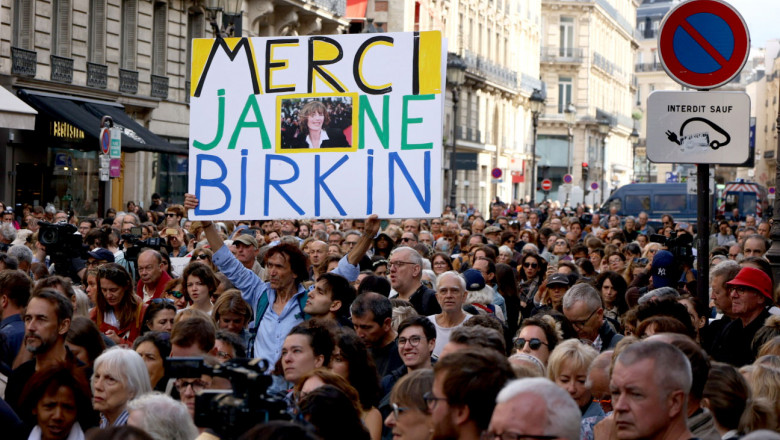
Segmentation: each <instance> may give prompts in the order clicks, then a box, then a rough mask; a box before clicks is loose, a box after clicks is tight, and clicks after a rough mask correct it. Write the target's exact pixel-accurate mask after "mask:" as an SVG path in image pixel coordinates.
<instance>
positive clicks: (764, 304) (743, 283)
mask: <svg viewBox="0 0 780 440" xmlns="http://www.w3.org/2000/svg"><path fill="white" fill-rule="evenodd" d="M726 290H727V291H728V293H729V297H730V298H731V314H732V315H733V316H734V320H733V321H731V322H730V323H729V324H728V325H726V327H725V328H724V329H723V332H722V333H721V334H720V335H719V336H717V337H716V338H715V342H714V343H713V348H712V356H713V358H714V359H715V360H716V361H719V362H727V363H729V364H731V365H734V366H735V367H741V366H743V365H746V364H750V363H753V361H755V354H754V353H753V350H751V342H752V341H753V337H754V336H755V335H756V332H757V331H758V330H759V329H760V328H761V327H763V325H764V321H766V319H767V318H768V317H769V307H770V306H771V305H772V303H773V302H774V299H773V295H772V280H771V279H770V278H769V275H767V274H766V273H764V272H763V271H762V270H759V269H756V268H753V267H743V268H742V269H741V270H740V271H739V273H738V274H737V276H736V277H735V278H734V279H733V280H731V281H728V282H726Z"/></svg>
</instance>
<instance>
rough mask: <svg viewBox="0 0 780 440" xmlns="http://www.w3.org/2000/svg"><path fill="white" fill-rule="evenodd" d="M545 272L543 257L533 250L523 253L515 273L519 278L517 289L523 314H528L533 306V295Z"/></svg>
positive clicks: (545, 263)
mask: <svg viewBox="0 0 780 440" xmlns="http://www.w3.org/2000/svg"><path fill="white" fill-rule="evenodd" d="M545 273H547V261H546V260H545V259H544V258H542V257H540V256H539V254H537V253H534V252H528V253H526V254H524V255H523V258H522V259H521V260H520V266H518V267H517V275H518V278H520V284H519V285H518V290H519V293H520V306H521V307H522V310H524V312H523V315H524V316H530V310H531V309H533V306H534V296H536V293H537V291H538V290H539V286H541V285H542V283H543V282H544V277H545Z"/></svg>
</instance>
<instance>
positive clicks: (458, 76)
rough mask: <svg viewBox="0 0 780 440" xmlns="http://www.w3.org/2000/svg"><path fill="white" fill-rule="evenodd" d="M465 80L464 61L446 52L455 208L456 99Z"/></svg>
mask: <svg viewBox="0 0 780 440" xmlns="http://www.w3.org/2000/svg"><path fill="white" fill-rule="evenodd" d="M465 82H466V62H465V61H463V58H461V57H460V56H459V55H458V54H456V53H452V52H449V53H447V84H448V85H449V86H450V89H451V90H452V147H451V148H452V150H451V151H450V207H452V210H453V211H457V210H456V206H455V197H456V195H457V187H456V186H455V185H456V181H455V178H456V175H457V168H458V164H457V162H456V161H455V144H456V143H457V140H458V134H457V133H458V130H457V125H458V101H459V100H460V97H459V95H460V88H461V86H462V85H463V84H464V83H465Z"/></svg>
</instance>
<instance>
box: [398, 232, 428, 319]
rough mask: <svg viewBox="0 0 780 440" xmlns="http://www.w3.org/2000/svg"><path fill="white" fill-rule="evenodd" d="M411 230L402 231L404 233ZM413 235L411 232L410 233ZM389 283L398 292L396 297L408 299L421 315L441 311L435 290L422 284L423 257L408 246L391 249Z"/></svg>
mask: <svg viewBox="0 0 780 440" xmlns="http://www.w3.org/2000/svg"><path fill="white" fill-rule="evenodd" d="M408 234H411V232H404V235H408ZM412 235H413V234H412ZM388 268H389V269H390V285H391V286H392V288H393V289H394V290H395V291H396V292H397V293H398V295H397V296H396V298H398V299H402V300H404V301H409V302H410V303H412V306H414V309H415V310H416V311H417V313H419V314H420V315H423V316H429V315H435V314H437V313H440V312H441V307H440V306H439V303H438V302H437V301H436V292H435V291H434V290H433V289H430V288H428V287H425V286H424V285H423V284H422V270H423V258H422V256H420V254H419V253H417V251H416V250H414V249H412V248H411V247H409V246H406V245H404V246H401V247H398V248H396V249H395V250H393V252H392V253H391V254H390V259H389V261H388Z"/></svg>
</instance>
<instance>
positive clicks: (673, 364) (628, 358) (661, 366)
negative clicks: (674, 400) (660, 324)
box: [615, 341, 693, 400]
mask: <svg viewBox="0 0 780 440" xmlns="http://www.w3.org/2000/svg"><path fill="white" fill-rule="evenodd" d="M646 359H651V360H653V361H654V362H655V364H654V365H655V367H654V368H653V375H654V377H653V380H654V382H655V385H656V386H657V387H659V388H661V389H664V390H665V391H666V392H667V394H666V395H667V396H668V395H669V393H670V392H672V391H676V390H682V391H683V392H684V393H685V400H687V399H688V394H689V393H690V392H691V384H692V383H693V373H692V372H691V363H690V361H688V358H687V357H686V356H685V354H683V352H682V351H680V349H679V348H677V347H675V346H674V345H672V344H667V343H665V342H661V341H640V342H636V343H633V344H631V345H629V346H628V347H626V349H625V350H623V351H622V352H621V353H620V355H619V356H618V357H617V360H616V361H615V364H616V365H617V364H618V363H621V364H623V365H625V366H630V365H633V364H635V363H637V362H641V361H643V360H646Z"/></svg>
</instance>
